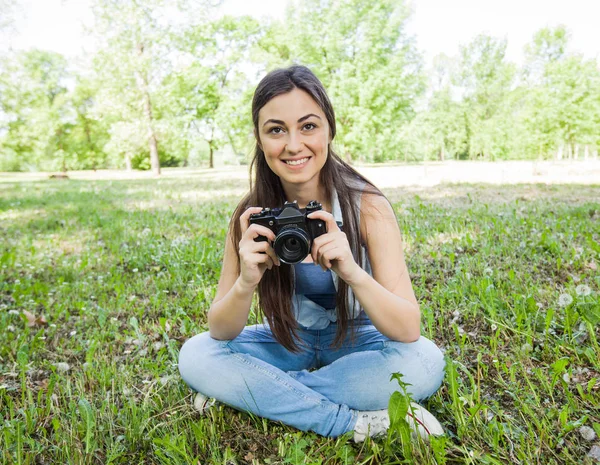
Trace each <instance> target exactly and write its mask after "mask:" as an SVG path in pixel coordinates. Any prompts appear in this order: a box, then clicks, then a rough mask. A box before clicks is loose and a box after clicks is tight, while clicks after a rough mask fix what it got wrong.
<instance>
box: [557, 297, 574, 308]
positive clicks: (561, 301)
mask: <svg viewBox="0 0 600 465" xmlns="http://www.w3.org/2000/svg"><path fill="white" fill-rule="evenodd" d="M572 303H573V297H571V294H561V295H560V297H559V298H558V305H559V306H561V307H566V306H568V305H571V304H572Z"/></svg>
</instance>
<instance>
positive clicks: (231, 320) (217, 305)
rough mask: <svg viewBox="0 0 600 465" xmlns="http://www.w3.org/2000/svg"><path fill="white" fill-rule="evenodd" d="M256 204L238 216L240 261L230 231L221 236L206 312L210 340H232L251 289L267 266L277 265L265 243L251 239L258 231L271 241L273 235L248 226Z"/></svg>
mask: <svg viewBox="0 0 600 465" xmlns="http://www.w3.org/2000/svg"><path fill="white" fill-rule="evenodd" d="M260 210H261V208H260V207H251V208H248V209H247V210H246V211H245V212H244V213H243V214H242V216H241V217H240V222H241V224H242V240H241V241H240V243H239V251H240V261H239V262H238V261H237V257H236V254H235V249H234V247H235V245H234V244H233V238H232V237H231V235H230V234H228V235H227V238H226V239H225V252H224V254H223V268H222V271H221V278H220V279H219V284H218V287H217V294H216V295H215V298H214V300H213V303H212V305H211V306H210V309H209V311H208V330H209V332H210V335H211V337H212V338H214V339H220V340H229V339H235V338H236V337H237V336H238V334H240V333H241V332H242V330H243V329H244V327H245V326H246V323H247V321H248V315H249V313H250V306H251V305H252V296H253V295H254V290H255V289H256V286H257V285H258V283H259V282H260V280H261V278H262V276H263V274H264V272H265V271H266V269H267V268H269V269H271V268H272V267H273V265H274V264H276V265H278V264H279V260H278V259H277V257H276V255H275V252H274V251H273V248H272V247H271V245H270V244H269V242H254V238H255V237H257V236H258V235H259V234H260V235H263V236H266V237H268V238H269V239H271V240H275V234H274V233H273V232H272V231H271V230H269V229H268V228H265V227H264V226H258V225H252V226H250V227H249V216H250V214H251V213H257V212H259V211H260Z"/></svg>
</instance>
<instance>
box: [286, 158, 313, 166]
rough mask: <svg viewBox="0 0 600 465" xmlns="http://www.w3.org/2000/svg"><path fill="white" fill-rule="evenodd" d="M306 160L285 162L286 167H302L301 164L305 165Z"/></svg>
mask: <svg viewBox="0 0 600 465" xmlns="http://www.w3.org/2000/svg"><path fill="white" fill-rule="evenodd" d="M307 160H308V158H303V159H302V160H296V161H286V163H287V164H288V165H302V164H303V163H306V161H307Z"/></svg>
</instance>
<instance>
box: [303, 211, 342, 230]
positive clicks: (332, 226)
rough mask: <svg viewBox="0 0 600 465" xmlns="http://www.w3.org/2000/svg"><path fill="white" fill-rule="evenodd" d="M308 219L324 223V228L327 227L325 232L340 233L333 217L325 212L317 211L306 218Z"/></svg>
mask: <svg viewBox="0 0 600 465" xmlns="http://www.w3.org/2000/svg"><path fill="white" fill-rule="evenodd" d="M306 217H307V218H308V219H311V220H314V219H317V218H318V219H320V220H323V221H325V226H326V227H327V232H328V233H329V232H335V231H340V228H339V226H338V225H337V223H336V222H335V218H334V217H333V215H332V214H331V213H329V212H326V211H325V210H317V211H316V212H312V213H311V214H309V215H307V216H306Z"/></svg>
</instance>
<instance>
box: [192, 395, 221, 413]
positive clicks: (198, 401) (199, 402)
mask: <svg viewBox="0 0 600 465" xmlns="http://www.w3.org/2000/svg"><path fill="white" fill-rule="evenodd" d="M216 401H217V400H216V399H215V398H213V397H206V396H205V395H204V394H202V393H201V392H198V393H197V394H196V397H194V409H196V410H197V411H198V412H200V415H204V414H206V412H208V410H209V409H210V408H211V407H212V406H213V405H215V402H216Z"/></svg>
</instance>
